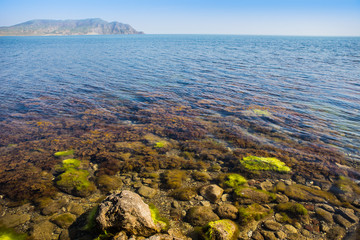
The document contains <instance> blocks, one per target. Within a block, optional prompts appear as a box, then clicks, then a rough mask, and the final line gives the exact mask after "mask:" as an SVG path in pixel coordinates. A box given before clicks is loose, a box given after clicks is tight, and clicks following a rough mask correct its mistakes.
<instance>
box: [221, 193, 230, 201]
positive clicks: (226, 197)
mask: <svg viewBox="0 0 360 240" xmlns="http://www.w3.org/2000/svg"><path fill="white" fill-rule="evenodd" d="M229 199H230V195H229V194H227V193H225V194H223V195H222V196H221V201H223V202H226V201H229Z"/></svg>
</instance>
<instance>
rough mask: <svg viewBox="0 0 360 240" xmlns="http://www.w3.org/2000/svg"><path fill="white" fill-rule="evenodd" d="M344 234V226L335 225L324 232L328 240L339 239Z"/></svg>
mask: <svg viewBox="0 0 360 240" xmlns="http://www.w3.org/2000/svg"><path fill="white" fill-rule="evenodd" d="M345 234H346V231H345V229H344V228H342V227H339V226H335V227H333V228H332V229H330V230H329V232H327V233H326V237H327V239H328V240H339V239H343V238H344V236H345Z"/></svg>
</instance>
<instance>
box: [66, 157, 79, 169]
mask: <svg viewBox="0 0 360 240" xmlns="http://www.w3.org/2000/svg"><path fill="white" fill-rule="evenodd" d="M80 164H81V162H80V160H77V159H74V158H69V159H65V160H63V161H62V168H63V169H64V170H67V169H69V168H78V167H80Z"/></svg>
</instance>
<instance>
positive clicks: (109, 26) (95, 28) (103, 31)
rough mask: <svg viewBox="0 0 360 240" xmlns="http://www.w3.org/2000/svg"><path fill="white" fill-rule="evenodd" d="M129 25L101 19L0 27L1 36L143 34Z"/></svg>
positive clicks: (32, 21)
mask: <svg viewBox="0 0 360 240" xmlns="http://www.w3.org/2000/svg"><path fill="white" fill-rule="evenodd" d="M142 33H143V32H138V31H136V30H135V29H134V28H133V27H131V26H130V25H129V24H123V23H119V22H106V21H104V20H102V19H100V18H90V19H83V20H31V21H27V22H24V23H20V24H17V25H14V26H10V27H0V36H47V35H107V34H142Z"/></svg>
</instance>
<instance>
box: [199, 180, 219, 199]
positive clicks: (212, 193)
mask: <svg viewBox="0 0 360 240" xmlns="http://www.w3.org/2000/svg"><path fill="white" fill-rule="evenodd" d="M223 192H224V189H222V188H221V187H219V186H218V185H215V184H211V185H207V186H204V187H202V188H201V189H200V194H201V196H203V197H204V198H206V199H207V200H209V201H210V202H213V203H215V202H217V201H218V200H219V199H220V198H221V196H222V194H223Z"/></svg>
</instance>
